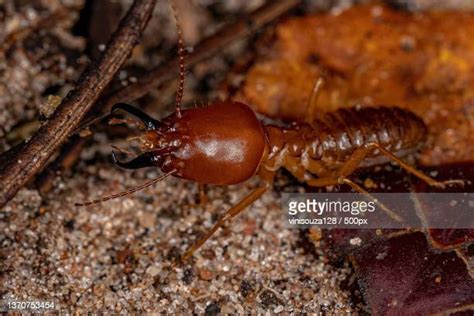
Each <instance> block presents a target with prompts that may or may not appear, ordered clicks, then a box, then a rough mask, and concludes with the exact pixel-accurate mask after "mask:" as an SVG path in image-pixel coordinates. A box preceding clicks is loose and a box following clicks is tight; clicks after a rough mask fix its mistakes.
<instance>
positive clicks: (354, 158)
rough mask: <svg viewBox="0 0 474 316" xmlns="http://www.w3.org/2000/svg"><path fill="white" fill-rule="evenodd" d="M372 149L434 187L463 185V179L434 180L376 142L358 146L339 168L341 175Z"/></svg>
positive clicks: (351, 168) (351, 169)
mask: <svg viewBox="0 0 474 316" xmlns="http://www.w3.org/2000/svg"><path fill="white" fill-rule="evenodd" d="M374 150H379V151H380V153H382V154H384V155H385V156H387V157H388V158H390V159H391V160H392V161H394V162H396V163H397V164H398V165H400V167H401V168H403V169H405V170H406V171H408V172H409V173H411V174H413V175H414V176H416V177H418V178H419V179H421V180H423V181H425V182H426V183H427V184H428V185H430V186H434V187H439V188H445V187H446V186H447V185H450V184H459V185H464V181H463V180H459V179H457V180H446V181H438V180H435V179H433V178H431V177H429V176H427V175H426V174H424V173H423V172H421V171H420V170H418V169H416V168H415V167H413V166H411V165H410V164H408V163H406V162H405V161H403V160H402V159H400V158H398V157H397V156H396V155H394V154H393V153H392V152H390V151H389V150H387V149H385V148H384V147H383V146H381V145H380V144H378V143H369V144H367V145H366V146H365V147H364V148H360V149H358V150H356V151H355V152H354V154H353V155H352V156H351V158H350V159H349V160H350V161H348V163H347V164H344V166H342V168H341V174H342V175H343V176H347V175H349V174H351V173H352V172H353V171H354V170H355V169H356V168H357V166H358V165H359V164H360V163H361V162H362V160H364V159H365V157H367V156H368V155H369V154H370V153H371V152H373V151H374Z"/></svg>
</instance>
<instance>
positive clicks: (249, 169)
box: [114, 101, 265, 184]
mask: <svg viewBox="0 0 474 316" xmlns="http://www.w3.org/2000/svg"><path fill="white" fill-rule="evenodd" d="M115 109H122V110H125V111H127V112H129V113H131V114H133V115H135V116H136V117H138V118H140V119H141V120H142V121H143V123H144V124H145V125H146V127H147V131H146V133H145V139H146V142H147V144H148V146H147V147H148V149H147V151H146V152H145V153H143V154H141V155H140V156H138V157H137V158H135V159H133V160H132V161H130V162H126V163H124V162H119V161H117V160H116V163H117V165H119V166H120V167H122V168H127V169H136V168H142V167H150V166H156V167H160V168H161V170H162V171H163V172H166V173H168V172H170V171H173V170H174V173H173V175H174V176H177V177H180V178H184V179H188V180H192V181H196V182H199V183H209V184H234V183H239V182H242V181H245V180H247V179H248V178H250V177H251V176H252V175H253V174H254V173H255V171H256V170H257V167H258V166H259V163H260V161H261V159H262V156H263V153H264V149H265V135H264V131H263V128H262V126H261V123H260V122H259V121H258V119H257V117H256V116H255V113H254V112H253V111H252V110H251V109H250V108H249V107H248V106H247V105H245V104H243V103H240V102H231V101H225V102H219V103H215V104H213V105H211V106H209V107H204V108H196V109H187V110H182V111H181V115H180V116H179V115H176V114H173V115H170V116H168V117H166V118H164V119H163V120H161V121H157V120H154V119H152V118H150V117H149V116H148V115H146V114H144V113H143V112H141V111H140V110H138V109H136V108H134V107H132V106H130V105H126V104H118V105H116V106H115V107H114V110H115Z"/></svg>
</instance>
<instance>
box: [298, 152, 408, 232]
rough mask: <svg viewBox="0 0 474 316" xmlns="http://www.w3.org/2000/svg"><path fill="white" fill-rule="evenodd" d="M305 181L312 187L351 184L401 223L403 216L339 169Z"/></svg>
mask: <svg viewBox="0 0 474 316" xmlns="http://www.w3.org/2000/svg"><path fill="white" fill-rule="evenodd" d="M348 162H349V161H348ZM305 182H306V184H308V185H309V186H312V187H327V186H330V185H338V184H347V185H349V186H351V188H352V189H354V191H357V192H359V193H361V194H363V195H365V196H366V197H368V198H369V199H371V200H373V201H375V203H376V204H377V205H378V206H379V207H380V208H381V209H382V210H383V211H384V212H385V213H386V214H387V215H388V216H389V217H390V218H391V219H393V220H394V221H396V222H399V223H402V222H403V221H404V220H403V218H402V217H401V216H400V215H398V214H397V213H395V212H394V211H392V210H391V209H389V208H388V207H387V206H386V205H384V204H383V203H381V202H379V201H378V200H377V199H375V198H374V197H373V196H372V195H371V194H370V193H369V192H367V191H366V190H364V189H363V188H362V187H361V186H359V185H358V184H357V183H355V182H354V181H352V180H351V179H349V178H347V177H345V176H342V174H341V173H340V171H338V172H337V173H336V174H334V175H333V176H328V177H323V178H315V179H306V180H305Z"/></svg>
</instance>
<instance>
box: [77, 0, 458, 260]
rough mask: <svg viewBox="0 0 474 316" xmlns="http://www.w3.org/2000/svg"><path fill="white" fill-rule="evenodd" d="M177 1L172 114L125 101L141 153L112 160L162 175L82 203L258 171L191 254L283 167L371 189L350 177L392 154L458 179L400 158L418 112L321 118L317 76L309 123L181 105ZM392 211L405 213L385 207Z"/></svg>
mask: <svg viewBox="0 0 474 316" xmlns="http://www.w3.org/2000/svg"><path fill="white" fill-rule="evenodd" d="M171 3H172V7H173V12H174V16H175V19H176V25H177V30H178V38H179V42H178V46H179V56H180V63H179V66H180V79H179V85H178V91H177V94H176V111H175V113H174V114H172V115H170V116H168V117H166V118H164V119H162V120H156V119H154V118H152V117H150V116H148V115H147V114H145V113H144V112H142V111H140V110H139V109H137V108H135V107H133V106H131V105H128V104H124V103H119V104H116V105H115V106H114V107H113V108H112V112H114V111H117V110H123V111H125V112H128V113H130V114H132V115H133V116H135V117H136V118H137V119H139V120H140V121H141V125H142V126H143V129H144V134H143V136H142V137H141V139H142V141H143V149H144V150H143V151H144V152H143V153H142V154H140V155H139V156H138V157H136V158H134V159H132V160H130V161H128V162H122V161H119V160H117V159H116V156H115V153H114V154H113V157H114V160H115V163H116V164H117V165H118V166H119V167H121V168H125V169H137V168H143V167H159V168H160V169H161V170H162V171H163V173H164V175H163V176H161V177H159V178H157V179H154V180H151V181H148V182H146V183H145V184H143V185H141V186H139V187H136V188H133V189H131V190H128V191H125V192H122V193H118V194H114V195H111V196H106V197H102V198H100V199H97V200H93V201H89V202H84V203H77V204H76V205H77V206H82V205H92V204H96V203H100V202H103V201H107V200H110V199H113V198H117V197H121V196H124V195H127V194H130V193H133V192H136V191H138V190H141V189H143V188H145V187H148V186H150V185H152V184H154V183H156V182H158V181H160V180H162V179H164V178H166V177H168V176H170V175H173V176H175V177H178V178H182V179H186V180H191V181H194V182H197V183H200V184H215V185H230V184H236V183H241V182H244V181H246V180H248V179H249V178H251V177H252V176H254V175H258V176H259V177H260V179H261V180H262V181H261V185H260V186H258V187H257V188H255V189H254V190H253V191H251V192H250V193H249V194H248V195H247V196H245V197H244V198H243V199H242V200H241V201H240V202H238V203H237V204H236V205H235V206H233V207H232V208H231V209H230V210H228V211H227V212H226V213H225V214H224V215H223V216H222V217H221V218H220V219H219V220H218V221H217V223H216V224H215V225H214V226H213V227H212V228H211V229H210V231H209V232H207V233H206V234H205V235H204V236H203V237H202V238H201V239H199V240H198V241H197V242H196V243H195V244H194V245H193V246H191V247H190V248H189V249H188V250H187V251H186V253H185V254H184V255H183V256H182V260H183V261H184V260H186V259H188V258H190V257H191V256H192V255H193V253H194V252H195V251H196V250H197V249H199V248H200V247H201V246H202V245H203V244H204V243H205V242H206V240H208V239H209V238H210V237H211V236H212V235H213V234H214V233H215V232H216V231H217V230H218V229H219V228H220V227H222V226H223V225H224V224H225V223H226V222H229V221H230V220H231V219H232V218H234V217H235V216H237V215H238V214H240V213H241V212H242V211H243V210H244V209H245V208H246V207H247V206H249V205H250V204H252V203H253V202H254V201H256V200H257V199H259V198H260V197H261V196H262V195H263V194H264V193H265V192H266V191H267V190H268V189H269V188H270V187H271V185H272V182H273V179H274V176H275V174H276V172H277V170H278V169H280V168H285V169H287V170H288V171H289V172H290V173H291V174H293V175H294V176H295V177H296V178H297V179H298V180H299V181H301V182H304V183H306V184H308V185H309V186H314V187H325V186H332V185H340V184H346V185H349V186H350V187H352V188H353V189H354V190H355V191H357V192H360V193H363V194H368V193H367V192H366V191H365V190H364V189H363V188H362V187H360V186H359V185H358V184H356V183H355V182H353V181H352V180H350V179H349V176H350V175H351V174H352V173H353V172H354V170H355V169H357V168H359V167H365V166H371V165H377V164H382V163H386V162H388V161H394V162H396V163H398V164H399V165H400V166H401V167H402V168H404V169H405V170H407V171H408V172H410V173H412V174H413V175H415V176H417V177H419V178H420V179H422V180H424V181H425V182H427V183H428V184H429V185H432V186H440V187H444V186H445V185H447V184H454V183H461V184H462V181H461V180H448V181H443V182H439V181H436V180H434V179H432V178H430V177H429V176H427V175H425V174H423V173H422V172H420V171H418V170H417V169H416V168H414V167H412V166H411V165H409V164H407V163H406V162H404V161H403V160H401V159H400V158H399V157H402V156H406V155H410V154H413V153H415V152H416V151H417V150H419V148H420V147H421V146H422V145H423V143H424V142H425V139H426V135H427V129H426V126H425V125H424V123H423V121H422V120H421V119H420V118H418V117H417V116H415V115H414V114H413V113H411V112H409V111H406V110H403V109H400V108H396V107H383V106H381V107H372V108H360V109H358V108H351V109H340V110H337V111H335V112H330V113H326V114H324V115H321V116H319V117H317V118H314V117H313V116H312V115H313V113H315V110H314V105H315V104H316V99H317V96H318V91H319V89H320V87H321V82H322V81H318V82H317V84H316V85H315V89H314V91H313V94H312V97H311V99H310V102H309V105H308V113H309V115H308V116H307V120H306V122H293V123H292V124H290V125H288V126H286V127H281V126H276V125H271V124H270V125H266V124H263V123H262V122H260V121H259V120H258V119H257V117H256V115H255V113H254V112H253V110H252V109H251V108H250V107H249V106H248V105H246V104H244V103H242V102H234V101H232V100H227V101H219V102H214V103H212V104H210V105H209V106H207V107H203V108H193V109H184V110H182V109H181V101H182V94H183V84H184V49H183V43H182V38H181V30H180V27H179V22H178V16H177V10H176V8H175V6H174V4H173V2H171ZM386 211H387V212H388V214H389V215H390V216H392V218H394V219H395V220H399V219H400V218H399V217H398V216H397V215H396V214H394V213H393V212H390V211H389V210H386Z"/></svg>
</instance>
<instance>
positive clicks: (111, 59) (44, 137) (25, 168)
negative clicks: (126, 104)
mask: <svg viewBox="0 0 474 316" xmlns="http://www.w3.org/2000/svg"><path fill="white" fill-rule="evenodd" d="M155 3H156V0H135V1H134V3H133V5H132V6H131V8H130V9H129V11H128V13H127V15H126V16H125V17H124V18H123V19H122V21H121V22H120V25H119V27H118V29H117V31H116V32H115V33H114V34H113V35H112V38H111V40H110V41H109V44H108V45H107V49H106V50H105V52H104V53H103V54H102V56H101V57H100V58H99V59H98V61H97V62H95V63H93V64H91V65H89V66H88V67H87V69H86V70H85V71H84V72H83V73H82V75H81V77H80V78H79V80H78V83H77V85H76V87H75V89H73V90H72V91H70V92H69V93H68V95H67V96H66V97H65V98H64V100H63V101H62V102H61V104H60V105H59V106H58V108H57V109H56V111H55V112H54V113H53V115H52V116H51V118H50V119H49V120H48V121H47V122H46V123H45V124H44V125H43V126H41V127H40V129H39V130H38V131H37V132H36V133H35V135H33V137H32V139H31V140H30V141H29V142H27V143H25V144H24V146H22V147H21V148H20V149H19V151H18V152H17V153H15V154H14V155H12V157H11V159H9V160H8V161H7V162H6V164H5V166H2V173H1V174H0V207H1V206H3V205H5V204H6V203H7V202H8V201H9V200H10V199H11V198H12V197H13V196H14V195H15V194H16V192H18V190H19V189H20V188H21V187H22V186H23V185H24V184H25V183H26V182H27V181H28V180H29V179H31V178H32V177H33V176H34V175H35V174H36V173H37V172H38V171H39V170H40V169H41V168H42V167H43V166H44V165H45V163H46V162H47V161H48V159H49V158H50V157H51V156H52V155H53V154H54V153H55V152H56V150H57V149H58V148H59V147H60V146H61V145H62V144H63V143H64V142H65V141H66V139H67V138H68V136H69V135H70V133H71V132H72V131H74V129H75V128H76V127H77V126H78V125H79V123H80V122H81V120H82V119H83V117H84V115H85V114H86V112H87V111H88V110H89V109H90V108H91V106H92V105H93V104H94V103H95V102H96V101H97V99H98V98H99V96H100V94H101V93H102V92H103V91H104V89H105V88H106V87H107V85H108V84H109V82H110V81H111V80H112V78H113V77H114V75H115V73H116V72H117V71H118V70H119V68H120V67H121V66H122V64H123V63H124V62H125V60H126V59H127V58H128V56H129V55H130V53H131V51H132V49H133V47H134V46H135V45H136V43H137V40H138V37H139V36H140V34H141V33H142V31H143V30H144V28H145V26H146V24H147V23H148V20H149V19H150V17H151V14H152V12H153V8H154V6H155Z"/></svg>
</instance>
